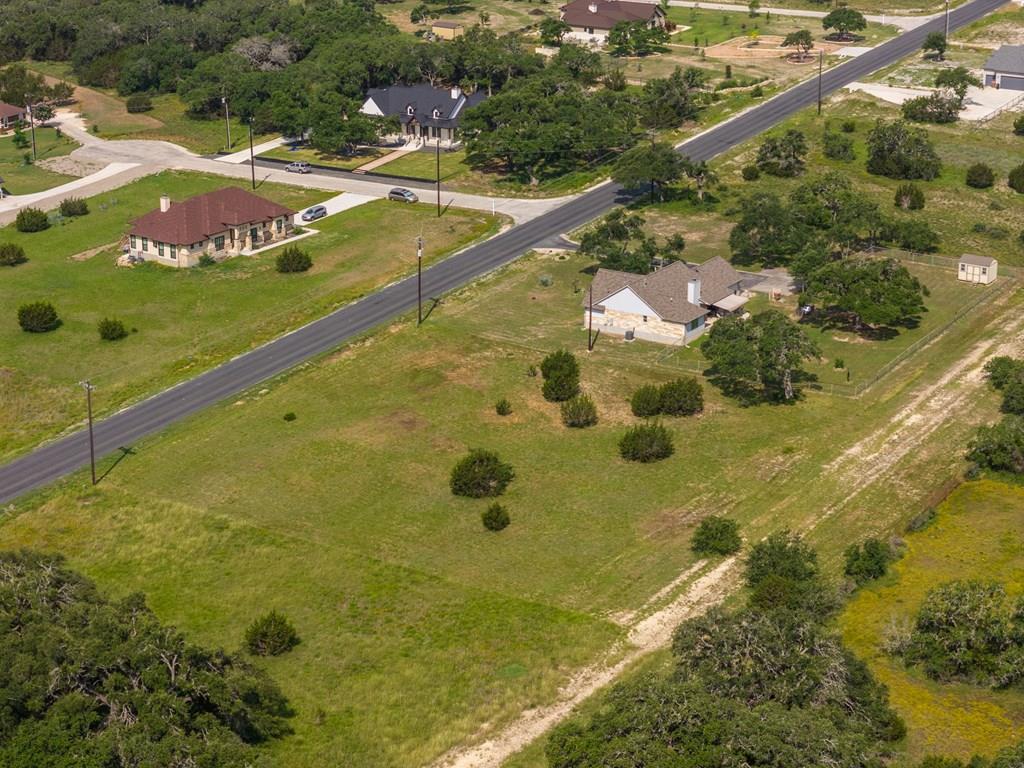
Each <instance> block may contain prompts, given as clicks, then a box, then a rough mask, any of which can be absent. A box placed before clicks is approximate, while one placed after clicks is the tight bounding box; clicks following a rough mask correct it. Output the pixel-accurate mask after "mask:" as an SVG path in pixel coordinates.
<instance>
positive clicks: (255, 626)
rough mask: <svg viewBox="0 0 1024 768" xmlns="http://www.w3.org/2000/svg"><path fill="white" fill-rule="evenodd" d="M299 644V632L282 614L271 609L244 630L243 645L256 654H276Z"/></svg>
mask: <svg viewBox="0 0 1024 768" xmlns="http://www.w3.org/2000/svg"><path fill="white" fill-rule="evenodd" d="M298 644H299V634H298V632H296V631H295V627H293V626H292V623H291V622H290V621H288V619H287V618H285V616H284V615H283V614H280V613H278V612H277V611H271V612H270V613H266V614H264V615H263V616H260V617H259V618H258V619H256V621H254V622H253V623H252V624H250V625H249V628H248V629H247V630H245V647H246V648H248V649H249V653H252V654H255V655H257V656H278V655H279V654H282V653H284V652H285V651H290V650H291V649H292V648H294V647H295V646H296V645H298Z"/></svg>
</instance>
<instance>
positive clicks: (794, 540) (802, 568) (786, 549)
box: [746, 531, 818, 587]
mask: <svg viewBox="0 0 1024 768" xmlns="http://www.w3.org/2000/svg"><path fill="white" fill-rule="evenodd" d="M817 575H818V555H817V553H816V552H815V551H814V550H813V549H811V548H810V547H809V546H807V544H805V543H804V541H803V539H801V538H800V537H799V536H797V535H796V534H795V533H790V532H789V531H777V532H776V533H773V534H771V535H770V536H768V538H766V539H763V540H762V541H759V542H757V544H755V545H754V546H753V547H752V548H751V550H750V555H748V557H747V570H746V580H747V586H749V587H756V586H757V585H758V584H760V583H761V582H762V581H764V580H765V579H767V578H768V577H769V576H777V577H779V578H782V579H789V580H791V581H795V582H801V581H811V580H813V579H815V578H816V577H817Z"/></svg>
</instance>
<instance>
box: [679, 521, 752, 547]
mask: <svg viewBox="0 0 1024 768" xmlns="http://www.w3.org/2000/svg"><path fill="white" fill-rule="evenodd" d="M741 544H742V541H741V540H740V526H739V523H737V522H736V521H735V520H731V519H729V518H728V517H718V516H717V515H711V516H710V517H705V518H704V519H703V520H701V521H700V525H698V526H697V530H696V531H694V532H693V538H692V539H691V540H690V549H692V550H693V551H694V552H696V553H697V554H698V555H732V554H735V553H736V552H739V551H740V546H741Z"/></svg>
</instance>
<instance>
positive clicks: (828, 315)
mask: <svg viewBox="0 0 1024 768" xmlns="http://www.w3.org/2000/svg"><path fill="white" fill-rule="evenodd" d="M800 323H801V325H809V326H811V327H812V328H817V329H819V330H821V331H823V332H824V331H841V332H843V333H852V334H854V335H856V336H859V337H860V338H862V339H865V340H866V341H890V340H891V339H894V338H896V337H897V336H899V335H900V333H901V332H902V330H913V329H914V328H918V327H920V325H921V317H920V316H919V315H911V316H909V317H906V318H904V319H903V320H902V321H901V322H898V323H892V324H889V325H868V324H867V323H862V322H859V321H858V320H857V319H856V317H854V316H852V315H851V314H850V313H848V312H843V311H842V310H838V309H821V310H815V311H814V312H812V313H810V314H809V315H805V316H804V317H801V318H800Z"/></svg>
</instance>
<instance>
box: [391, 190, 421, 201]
mask: <svg viewBox="0 0 1024 768" xmlns="http://www.w3.org/2000/svg"><path fill="white" fill-rule="evenodd" d="M388 200H397V201H398V202H400V203H418V202H419V201H420V199H419V198H418V197H417V196H416V193H414V192H412V191H411V190H408V189H406V188H405V187H395V188H394V189H392V190H391V191H390V192H388Z"/></svg>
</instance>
